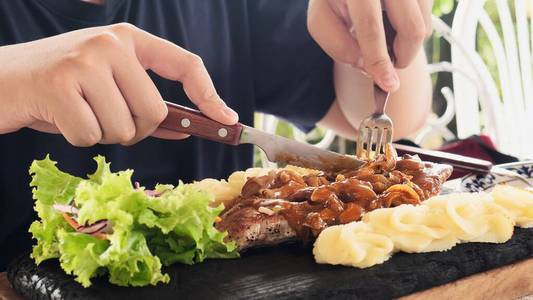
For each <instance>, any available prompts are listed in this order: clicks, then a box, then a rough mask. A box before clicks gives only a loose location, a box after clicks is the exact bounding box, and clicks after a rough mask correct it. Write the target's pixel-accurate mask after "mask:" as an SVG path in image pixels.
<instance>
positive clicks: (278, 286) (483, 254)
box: [8, 228, 533, 300]
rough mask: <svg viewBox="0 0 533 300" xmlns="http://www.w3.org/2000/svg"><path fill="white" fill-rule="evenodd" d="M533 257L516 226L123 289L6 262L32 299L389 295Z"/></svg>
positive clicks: (272, 261)
mask: <svg viewBox="0 0 533 300" xmlns="http://www.w3.org/2000/svg"><path fill="white" fill-rule="evenodd" d="M530 257H533V229H520V228H515V233H514V235H513V237H512V239H511V240H509V241H508V242H507V243H504V244H488V243H468V244H462V245H458V246H456V247H455V248H453V249H452V250H450V251H447V252H433V253H422V254H405V253H398V254H396V255H394V256H393V257H392V258H391V259H390V260H389V261H387V262H385V263H384V264H382V265H378V266H374V267H372V268H368V269H355V268H349V267H342V266H331V265H318V264H316V263H315V262H314V260H313V256H312V253H311V249H310V248H309V247H307V248H305V247H302V246H301V245H298V244H292V245H285V246H281V247H276V248H264V249H255V250H253V251H250V252H247V253H245V254H244V255H242V258H240V259H235V260H209V261H206V262H204V263H202V264H198V265H194V266H185V265H174V266H171V267H168V268H165V269H164V271H165V272H167V273H168V274H170V277H171V281H170V283H169V284H159V285H157V286H155V287H154V286H149V287H142V288H124V287H117V286H113V285H111V284H109V283H108V282H107V278H105V277H103V278H98V279H95V280H93V286H91V287H90V288H87V289H84V288H82V287H81V286H80V285H79V284H78V283H76V282H75V281H74V280H73V279H72V277H71V276H68V275H66V274H65V273H64V272H63V271H62V270H61V269H60V267H59V263H58V261H57V260H50V261H47V262H44V263H42V264H41V265H40V266H39V267H37V266H35V264H34V263H33V261H32V260H31V259H30V258H29V257H28V255H24V256H21V257H20V258H18V259H17V260H15V261H14V262H13V263H12V264H11V265H10V266H9V268H8V279H9V281H10V282H11V283H12V285H13V286H14V288H15V289H16V290H17V291H18V292H19V293H20V294H21V295H23V296H26V297H27V298H30V299H128V300H133V299H157V300H162V299H289V298H290V299H295V298H299V299H301V298H313V299H329V298H333V299H345V298H346V299H389V298H395V297H400V296H403V295H408V294H411V293H414V292H416V291H420V290H424V289H427V288H430V287H434V286H438V285H441V284H444V283H448V282H451V281H455V280H457V279H460V278H463V277H465V276H468V275H472V274H475V273H479V272H483V271H486V270H489V269H493V268H497V267H500V266H504V265H507V264H511V263H513V262H517V261H520V260H523V259H526V258H530Z"/></svg>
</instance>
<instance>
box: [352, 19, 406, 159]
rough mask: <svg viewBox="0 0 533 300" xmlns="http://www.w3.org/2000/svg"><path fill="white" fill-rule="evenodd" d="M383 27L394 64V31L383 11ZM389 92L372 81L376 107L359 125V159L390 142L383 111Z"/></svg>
mask: <svg viewBox="0 0 533 300" xmlns="http://www.w3.org/2000/svg"><path fill="white" fill-rule="evenodd" d="M383 28H384V30H385V38H386V43H387V51H388V52H389V56H390V58H391V61H392V63H393V64H394V62H395V60H396V57H395V55H394V50H393V42H394V38H395V36H396V31H395V30H394V28H393V27H392V25H391V23H390V21H389V19H388V17H387V14H386V13H385V12H383ZM389 94H390V93H388V92H386V91H384V90H383V89H381V88H380V87H379V86H378V85H377V84H376V83H374V103H375V105H376V108H375V111H374V113H373V114H371V115H370V116H368V117H366V118H365V119H363V121H361V125H360V126H359V136H358V138H357V148H356V152H355V155H356V156H357V157H358V158H359V159H372V158H374V157H377V156H378V155H379V154H380V153H381V152H384V151H385V145H386V144H388V143H392V134H393V126H392V120H391V118H389V116H387V114H386V113H385V107H386V106H387V100H388V99H389ZM372 149H375V151H372ZM372 154H374V155H372Z"/></svg>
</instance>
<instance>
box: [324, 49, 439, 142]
mask: <svg viewBox="0 0 533 300" xmlns="http://www.w3.org/2000/svg"><path fill="white" fill-rule="evenodd" d="M426 64H427V63H426V58H425V55H424V52H423V51H422V50H421V51H420V53H419V54H418V55H417V57H416V59H415V60H414V61H413V62H412V63H411V65H410V66H409V67H407V68H406V69H403V70H399V71H398V74H399V76H400V81H401V86H400V89H399V90H398V91H396V92H395V93H393V94H391V96H390V99H389V102H388V105H387V109H386V112H387V114H388V115H389V116H390V117H391V118H392V120H393V122H394V139H400V138H404V137H406V136H408V135H410V134H412V133H414V132H415V131H416V130H418V129H419V128H420V127H422V126H423V125H424V123H425V122H426V120H427V117H428V115H429V112H430V110H431V80H430V77H429V74H428V73H427V68H426ZM334 81H335V92H336V97H337V98H336V100H335V103H334V104H333V105H332V107H331V108H330V110H329V111H328V113H327V114H326V116H325V117H324V118H323V119H322V120H321V121H320V123H319V124H320V125H322V126H325V127H327V128H330V129H333V130H335V131H336V132H337V133H338V134H340V135H341V136H344V137H346V138H349V139H355V138H356V136H357V128H358V126H359V124H360V123H361V120H363V118H365V117H366V116H368V115H370V114H371V113H372V112H373V111H374V101H373V86H372V84H373V83H372V81H371V80H370V79H369V78H367V77H365V76H364V75H362V74H361V73H360V72H359V71H357V70H356V69H354V68H352V67H350V66H347V65H341V64H336V65H335V72H334Z"/></svg>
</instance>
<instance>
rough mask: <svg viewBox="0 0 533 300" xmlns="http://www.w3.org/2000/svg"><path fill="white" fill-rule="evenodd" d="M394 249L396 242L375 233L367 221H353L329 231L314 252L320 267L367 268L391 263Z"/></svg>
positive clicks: (326, 230) (320, 236)
mask: <svg viewBox="0 0 533 300" xmlns="http://www.w3.org/2000/svg"><path fill="white" fill-rule="evenodd" d="M393 250H394V243H393V242H392V240H391V239H390V238H389V237H388V236H386V235H384V234H380V233H377V232H375V231H374V230H373V229H372V227H371V226H370V225H369V224H367V223H365V222H352V223H349V224H346V225H336V226H331V227H329V228H326V229H325V230H324V231H322V233H321V234H320V235H319V236H318V239H317V240H316V242H315V247H314V249H313V252H314V255H315V260H316V262H317V263H319V264H326V263H327V264H332V265H339V264H340V265H348V266H353V267H358V268H367V267H371V266H373V265H377V264H381V263H383V262H384V261H386V260H388V259H389V258H390V256H391V255H392V253H393Z"/></svg>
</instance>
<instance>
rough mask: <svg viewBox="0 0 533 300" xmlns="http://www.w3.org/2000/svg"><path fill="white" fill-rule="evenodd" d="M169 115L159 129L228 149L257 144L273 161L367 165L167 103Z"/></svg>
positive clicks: (330, 167) (327, 167)
mask: <svg viewBox="0 0 533 300" xmlns="http://www.w3.org/2000/svg"><path fill="white" fill-rule="evenodd" d="M165 104H166V105H167V107H168V115H167V117H166V118H165V120H164V121H163V122H162V123H161V124H160V125H159V127H160V128H164V129H167V130H171V131H174V132H180V133H186V134H190V135H194V136H197V137H201V138H205V139H208V140H211V141H215V142H220V143H224V144H228V145H234V146H236V145H240V144H254V145H256V146H258V147H259V148H260V149H261V150H263V151H264V152H265V154H266V156H267V158H268V159H269V160H270V161H273V162H276V163H281V164H291V165H295V166H299V167H304V168H310V169H318V170H323V171H340V170H355V169H358V168H359V167H361V166H362V165H364V164H366V161H363V160H359V159H357V158H355V157H354V156H348V155H342V154H339V153H335V152H332V151H328V150H323V149H320V148H318V147H315V146H313V145H309V144H305V143H301V142H297V141H294V140H291V139H288V138H284V137H281V136H277V135H274V134H270V133H267V132H264V131H261V130H259V129H256V128H253V127H250V126H246V125H244V124H241V123H237V124H234V125H224V124H222V123H219V122H217V121H214V120H212V119H210V118H208V117H207V116H205V115H204V114H202V113H201V112H200V111H198V110H194V109H191V108H188V107H185V106H181V105H177V104H174V103H170V102H166V101H165Z"/></svg>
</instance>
